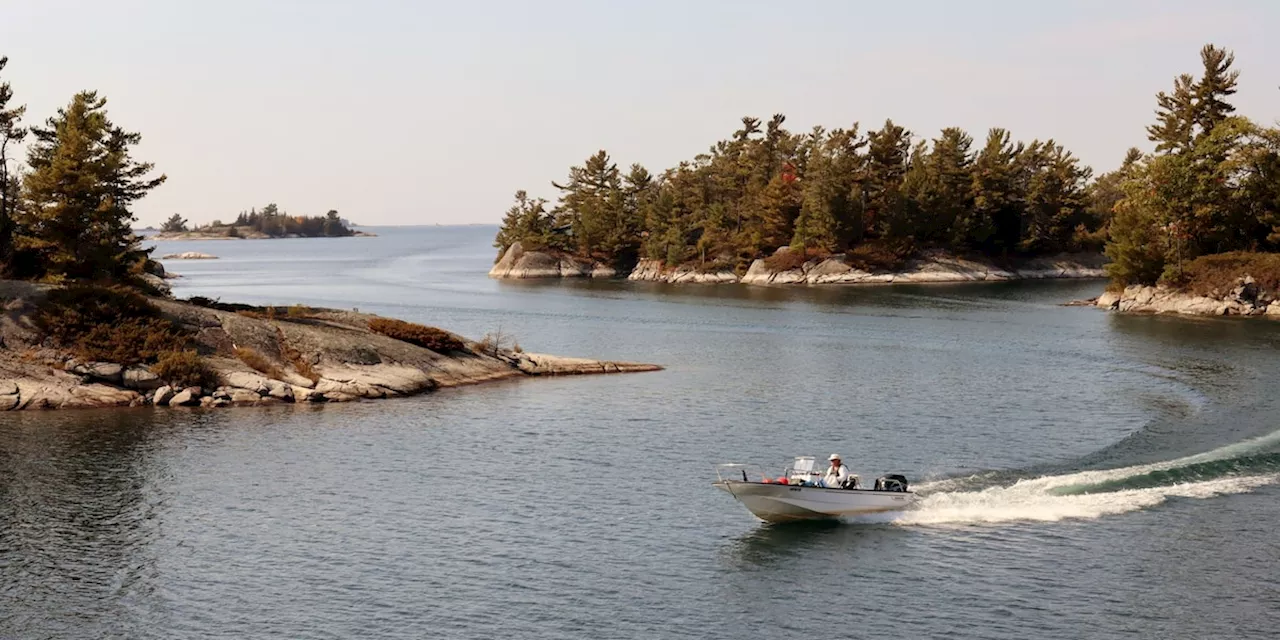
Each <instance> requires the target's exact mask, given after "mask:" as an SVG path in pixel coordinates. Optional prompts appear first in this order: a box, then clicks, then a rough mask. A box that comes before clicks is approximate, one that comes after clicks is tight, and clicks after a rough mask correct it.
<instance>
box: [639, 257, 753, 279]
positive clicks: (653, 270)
mask: <svg viewBox="0 0 1280 640" xmlns="http://www.w3.org/2000/svg"><path fill="white" fill-rule="evenodd" d="M627 279H628V280H636V281H644V282H672V283H683V282H694V283H699V284H724V283H733V282H737V281H738V274H736V273H734V272H733V271H730V270H728V269H712V270H700V269H697V268H695V267H692V266H680V267H668V266H666V264H664V263H663V262H662V261H661V260H649V259H645V260H641V261H640V262H639V263H637V264H636V268H635V269H632V270H631V274H630V275H628V276H627Z"/></svg>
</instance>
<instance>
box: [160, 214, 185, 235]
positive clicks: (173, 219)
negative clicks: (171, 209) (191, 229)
mask: <svg viewBox="0 0 1280 640" xmlns="http://www.w3.org/2000/svg"><path fill="white" fill-rule="evenodd" d="M160 230H161V231H167V232H170V233H177V232H181V231H186V230H187V220H186V218H183V217H182V216H181V215H178V214H176V213H175V214H173V215H172V216H169V219H168V220H165V221H164V224H161V225H160Z"/></svg>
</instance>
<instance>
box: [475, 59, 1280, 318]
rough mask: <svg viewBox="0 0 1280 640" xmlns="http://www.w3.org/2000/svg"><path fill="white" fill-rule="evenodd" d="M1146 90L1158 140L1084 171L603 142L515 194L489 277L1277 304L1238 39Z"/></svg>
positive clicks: (808, 138)
mask: <svg viewBox="0 0 1280 640" xmlns="http://www.w3.org/2000/svg"><path fill="white" fill-rule="evenodd" d="M1200 60H1201V63H1202V65H1203V69H1202V71H1201V73H1200V75H1199V76H1198V77H1197V76H1193V75H1191V74H1185V75H1183V76H1180V77H1179V79H1178V81H1177V82H1176V83H1175V85H1174V87H1173V89H1172V90H1171V91H1169V92H1161V93H1159V94H1158V95H1157V100H1156V107H1157V108H1156V121H1155V123H1153V124H1152V125H1150V126H1148V127H1147V129H1146V138H1147V140H1148V141H1150V142H1153V143H1154V147H1155V149H1154V151H1153V152H1151V153H1143V152H1142V151H1140V150H1138V149H1137V148H1131V149H1129V151H1128V153H1127V154H1126V155H1125V157H1124V161H1123V162H1122V163H1121V165H1120V167H1119V168H1118V169H1116V170H1114V171H1111V172H1108V173H1104V174H1101V175H1097V176H1095V175H1094V174H1093V172H1092V170H1090V169H1089V168H1088V167H1084V166H1081V164H1080V163H1079V162H1078V161H1077V159H1076V158H1075V157H1074V156H1073V155H1072V154H1071V153H1070V152H1069V151H1067V150H1066V149H1064V148H1063V147H1062V146H1061V145H1059V144H1057V143H1055V142H1054V141H1052V140H1049V141H1040V140H1033V141H1031V142H1027V143H1022V142H1018V143H1015V142H1013V139H1012V137H1011V135H1010V133H1009V132H1008V131H1005V130H1003V129H999V128H996V129H991V130H990V131H988V132H987V135H986V140H985V142H984V143H982V144H980V145H975V144H974V138H973V137H971V136H970V135H968V134H967V133H966V132H964V131H962V130H960V129H956V128H947V129H943V130H942V131H941V132H940V134H939V135H938V136H937V137H934V138H932V139H921V138H920V137H918V136H915V135H914V134H912V132H910V131H908V130H906V129H904V128H903V127H901V126H899V125H897V124H895V123H894V122H893V121H892V120H889V121H886V122H885V123H884V124H883V125H882V126H881V127H880V128H878V129H875V130H871V131H866V132H864V131H862V130H861V129H860V127H859V126H858V125H857V124H854V125H853V126H851V127H848V128H838V129H830V130H828V129H825V128H823V127H816V128H814V129H813V130H812V131H809V132H805V133H792V132H790V131H787V130H786V129H785V128H783V124H784V122H785V120H786V118H785V117H784V116H782V115H781V114H779V115H775V116H773V118H772V119H770V120H769V121H768V122H767V123H762V122H761V120H760V119H758V118H753V117H747V118H743V119H742V125H741V127H740V128H739V129H738V130H736V131H735V132H734V133H733V134H732V135H731V136H729V137H728V138H726V139H723V140H720V141H718V142H716V143H715V144H714V145H712V146H711V147H710V149H709V150H708V151H707V152H706V153H703V154H699V155H698V156H696V157H694V158H693V159H691V160H688V161H685V162H681V163H679V164H678V165H677V166H675V167H672V168H669V169H667V170H665V171H663V172H662V173H660V174H657V175H654V174H651V173H650V172H649V171H647V170H646V169H645V168H644V167H642V166H640V165H638V164H635V165H631V166H630V168H629V169H626V170H623V169H620V168H619V167H618V165H617V164H615V163H614V161H613V160H612V159H611V158H610V156H609V155H608V153H607V152H605V151H600V152H598V153H596V154H594V155H592V156H591V157H589V158H587V160H586V161H585V162H584V163H583V164H582V165H580V166H573V167H570V168H569V172H568V178H567V179H566V180H564V181H563V182H553V183H552V185H553V186H554V187H555V188H556V189H557V190H558V191H559V192H560V193H559V198H558V199H557V200H556V202H555V204H554V205H551V204H549V202H548V201H547V200H545V199H541V198H532V197H530V196H529V194H528V193H527V192H525V191H518V192H517V193H516V201H515V204H514V205H513V206H512V207H511V208H510V209H509V210H508V211H507V213H506V216H505V217H504V218H503V223H502V227H501V229H500V230H499V231H498V234H497V236H496V237H495V239H494V246H495V247H497V249H498V255H497V257H496V258H495V264H494V265H493V268H492V269H491V270H490V271H489V275H490V277H493V278H502V279H507V278H510V279H521V278H566V277H571V278H579V277H591V278H615V277H626V278H627V279H630V280H643V281H654V282H672V283H744V284H753V285H783V284H804V285H820V284H863V283H924V282H966V281H992V280H1014V279H1042V278H1100V277H1109V278H1110V280H1111V282H1110V285H1109V291H1108V293H1106V294H1105V295H1103V296H1101V297H1100V298H1098V299H1095V300H1092V301H1089V304H1097V305H1099V306H1102V307H1104V308H1107V309H1113V310H1117V311H1121V312H1135V313H1137V312H1155V313H1179V314H1190V315H1240V316H1265V317H1276V316H1277V315H1280V306H1278V305H1276V304H1274V303H1273V299H1274V297H1275V296H1276V295H1277V291H1278V288H1280V128H1277V127H1274V126H1271V127H1268V126H1265V125H1261V124H1259V123H1257V122H1255V121H1253V120H1250V119H1249V118H1246V117H1243V116H1240V115H1237V114H1236V113H1235V107H1234V106H1233V105H1232V104H1231V102H1230V100H1231V96H1232V95H1234V94H1235V93H1236V88H1237V84H1238V80H1239V72H1238V71H1236V70H1234V69H1233V68H1232V66H1233V65H1234V62H1235V57H1234V54H1232V53H1231V52H1229V51H1227V50H1226V49H1223V48H1220V47H1216V46H1214V45H1212V44H1210V45H1205V46H1204V47H1203V48H1202V49H1201V50H1200Z"/></svg>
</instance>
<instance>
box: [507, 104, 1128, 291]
mask: <svg viewBox="0 0 1280 640" xmlns="http://www.w3.org/2000/svg"><path fill="white" fill-rule="evenodd" d="M785 121H786V118H785V117H784V116H783V115H781V114H778V115H775V116H773V117H772V118H770V119H769V121H768V122H767V123H763V124H762V122H761V120H760V119H758V118H753V117H746V118H743V119H742V121H741V126H740V127H739V128H738V129H737V130H736V131H734V132H733V133H732V134H731V135H730V136H729V137H728V138H727V139H724V140H721V141H719V142H717V143H715V144H713V145H712V146H711V147H710V148H709V149H708V150H707V152H706V153H702V154H699V155H698V156H696V157H694V158H693V159H691V160H688V161H685V162H681V163H680V164H679V165H677V166H676V167H673V168H670V169H667V170H666V171H664V172H662V173H661V174H659V175H656V176H655V175H653V174H651V173H650V172H649V171H648V170H646V169H645V168H644V167H642V166H640V165H632V166H631V168H630V169H629V170H628V171H627V172H626V173H625V174H624V172H622V171H621V170H620V169H619V168H618V165H617V163H616V162H615V161H614V160H613V159H612V158H611V157H610V156H609V154H608V153H607V152H606V151H603V150H602V151H599V152H597V153H595V154H593V155H592V156H591V157H590V158H588V159H587V160H586V161H585V162H584V163H583V164H582V165H581V166H573V167H570V168H569V176H568V179H567V180H565V181H564V182H562V183H561V182H553V183H552V184H553V186H554V187H555V188H556V189H557V190H558V191H559V192H560V197H559V199H558V201H557V203H556V205H555V206H554V207H552V208H550V209H548V208H547V201H546V200H543V199H532V198H530V197H529V194H528V193H527V192H525V191H520V192H518V193H517V194H516V204H515V205H514V206H513V207H512V208H511V210H510V211H508V213H507V216H506V218H504V220H503V225H502V228H501V230H500V231H499V233H498V237H497V238H496V240H495V245H496V246H497V247H498V248H499V249H500V250H505V249H506V248H507V247H509V246H510V245H511V244H513V243H515V242H516V241H520V242H522V243H523V244H525V245H528V246H532V247H540V248H548V249H554V250H561V251H565V252H569V253H574V254H577V255H581V256H584V257H591V258H594V259H597V260H601V261H607V262H612V263H614V264H616V265H618V266H622V267H627V266H630V265H634V263H635V261H636V260H637V259H638V258H651V259H657V260H662V261H665V262H666V263H668V264H672V265H676V264H689V263H693V264H696V265H699V266H702V267H708V268H709V267H737V268H741V267H743V266H745V265H746V264H747V263H748V262H749V261H750V260H752V259H754V258H757V257H760V256H764V255H768V254H771V253H772V252H774V251H775V250H777V249H778V248H779V247H783V246H790V247H792V248H793V249H797V250H801V251H805V252H809V253H817V254H830V253H835V252H843V251H848V250H851V249H853V248H855V247H857V246H859V245H861V244H863V243H876V244H878V245H887V246H892V247H896V248H898V249H899V250H901V251H905V252H909V251H910V250H912V249H913V248H941V249H948V250H953V251H956V252H981V253H987V254H992V255H1014V254H1040V253H1049V252H1060V251H1071V250H1081V249H1089V250H1098V249H1100V248H1101V238H1100V236H1099V235H1098V233H1097V231H1098V229H1099V228H1101V227H1102V226H1103V225H1104V224H1105V222H1106V221H1105V220H1104V217H1103V216H1099V215H1098V214H1097V212H1096V211H1094V210H1093V209H1092V208H1091V203H1092V202H1091V200H1090V198H1089V191H1088V184H1089V178H1090V175H1091V172H1090V170H1089V169H1088V168H1087V167H1083V166H1081V165H1080V163H1079V161H1078V160H1077V159H1076V158H1075V157H1074V156H1073V155H1072V154H1071V153H1070V152H1069V151H1067V150H1066V149H1064V148H1063V147H1062V146H1061V145H1059V144H1057V143H1055V142H1054V141H1052V140H1048V141H1039V140H1035V141H1032V142H1030V143H1016V144H1015V143H1013V142H1012V139H1011V136H1010V134H1009V133H1008V132H1007V131H1004V130H1002V129H993V130H992V131H990V132H988V135H987V139H986V142H985V144H984V145H983V146H982V148H981V149H975V148H974V144H973V143H974V141H973V138H972V137H971V136H970V135H969V134H968V133H966V132H964V131H962V130H960V129H958V128H948V129H944V130H943V131H942V132H941V133H940V135H939V136H938V137H936V138H934V139H933V140H930V141H925V140H916V139H915V138H914V136H913V135H912V134H911V132H909V131H907V130H906V129H904V128H903V127H901V126H899V125H897V124H895V123H894V122H893V121H891V120H890V121H886V122H885V123H884V124H883V125H882V126H881V127H880V128H879V129H876V130H873V131H869V132H866V133H863V132H862V130H861V127H860V126H859V125H858V124H857V123H853V124H851V125H850V126H848V127H844V128H836V129H830V130H828V129H826V128H823V127H815V128H813V129H812V130H810V131H808V132H805V133H792V132H791V131H788V130H787V129H786V128H784V126H783V124H784V123H785Z"/></svg>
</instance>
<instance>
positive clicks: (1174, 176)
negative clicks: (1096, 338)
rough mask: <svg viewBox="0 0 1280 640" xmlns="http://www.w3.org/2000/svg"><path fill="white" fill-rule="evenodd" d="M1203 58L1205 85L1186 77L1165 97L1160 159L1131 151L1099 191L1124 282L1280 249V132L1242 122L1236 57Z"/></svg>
mask: <svg viewBox="0 0 1280 640" xmlns="http://www.w3.org/2000/svg"><path fill="white" fill-rule="evenodd" d="M1200 60H1201V65H1202V71H1201V74H1200V77H1199V78H1196V77H1195V76H1193V75H1191V74H1182V75H1179V76H1178V77H1177V78H1175V79H1174V86H1173V91H1172V93H1165V92H1160V93H1159V94H1158V95H1157V96H1156V122H1155V124H1153V125H1151V126H1150V127H1148V128H1147V133H1148V138H1149V139H1150V140H1151V141H1152V142H1154V143H1155V153H1153V154H1151V155H1149V156H1145V157H1137V154H1135V153H1133V152H1131V153H1130V155H1129V157H1127V158H1126V160H1125V164H1124V166H1123V167H1121V169H1120V170H1119V172H1117V175H1115V176H1110V175H1109V176H1106V177H1107V178H1108V181H1107V183H1106V184H1105V185H1101V184H1100V186H1099V187H1098V188H1095V190H1094V192H1095V201H1098V202H1099V203H1101V202H1102V201H1107V202H1111V203H1113V204H1112V206H1113V208H1114V211H1115V219H1114V220H1113V221H1112V223H1111V225H1110V240H1109V242H1108V243H1107V248H1106V251H1107V255H1108V256H1110V258H1111V260H1112V263H1111V265H1110V267H1109V270H1110V273H1111V276H1112V278H1113V280H1114V281H1116V282H1117V283H1119V284H1153V283H1155V282H1157V281H1159V280H1161V279H1163V280H1165V281H1168V282H1174V283H1176V282H1178V281H1180V280H1181V279H1182V278H1183V277H1184V273H1183V266H1184V264H1185V263H1187V262H1188V261H1190V260H1192V259H1194V258H1196V257H1198V256H1202V255H1209V254H1218V253H1227V252H1232V251H1277V250H1280V129H1277V128H1268V127H1264V126H1261V125H1258V124H1257V123H1254V122H1252V121H1250V120H1249V119H1247V118H1244V117H1241V116H1237V115H1234V113H1235V107H1234V106H1233V105H1232V104H1231V103H1230V102H1229V101H1228V99H1229V98H1230V97H1231V95H1232V94H1234V93H1235V92H1236V84H1237V81H1238V79H1239V72H1238V71H1235V70H1233V69H1232V68H1231V66H1232V64H1234V62H1235V56H1234V55H1233V54H1232V53H1230V52H1228V51H1226V50H1225V49H1221V48H1218V47H1216V46H1214V45H1211V44H1210V45H1205V47H1204V48H1203V49H1201V51H1200ZM1104 193H1105V195H1103V194H1104Z"/></svg>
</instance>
